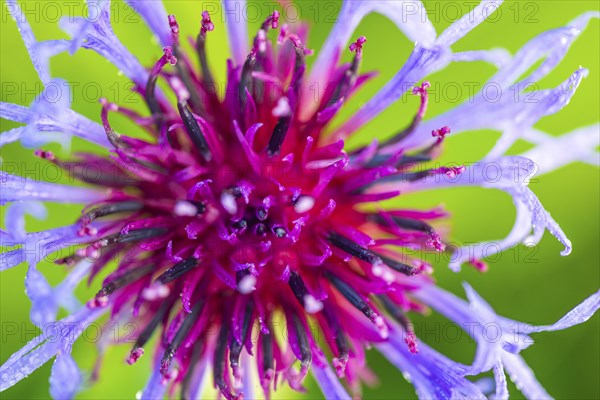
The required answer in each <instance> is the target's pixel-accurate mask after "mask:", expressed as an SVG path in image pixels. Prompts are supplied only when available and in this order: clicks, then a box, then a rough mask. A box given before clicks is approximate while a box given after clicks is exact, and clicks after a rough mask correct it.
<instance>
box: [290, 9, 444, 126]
mask: <svg viewBox="0 0 600 400" xmlns="http://www.w3.org/2000/svg"><path fill="white" fill-rule="evenodd" d="M372 12H376V13H380V14H382V15H383V16H385V17H386V18H389V19H390V20H391V21H392V22H394V23H395V24H396V25H397V26H398V28H399V29H400V30H401V31H402V32H403V33H404V34H405V35H406V36H407V37H408V39H409V40H410V41H411V42H414V43H416V44H417V48H427V49H430V48H431V47H432V44H433V42H434V40H435V37H436V32H435V28H434V27H433V25H432V24H431V22H430V21H429V19H428V17H427V13H426V10H425V7H424V6H423V4H422V3H421V2H420V1H394V2H390V1H375V0H352V1H344V2H343V3H342V9H341V10H340V13H339V15H338V18H337V22H336V23H335V25H334V26H333V28H332V30H331V32H330V33H329V36H328V37H327V39H326V41H325V43H324V44H323V47H322V48H321V50H319V55H318V57H317V59H316V61H315V63H314V65H313V67H312V68H311V72H310V75H309V76H308V78H307V79H306V83H305V85H304V86H305V88H306V92H307V93H308V92H309V91H310V93H313V92H314V90H309V88H314V85H319V86H317V87H320V88H322V87H323V85H326V84H327V83H328V79H329V76H330V74H331V73H332V71H333V69H334V68H335V66H336V64H337V62H338V60H339V57H340V55H341V54H343V52H344V51H345V49H346V45H347V44H348V43H349V42H350V40H351V39H352V34H353V33H354V31H355V30H356V28H357V27H358V24H359V23H360V22H361V21H362V20H363V18H364V17H365V16H366V15H368V14H370V13H372ZM358 35H359V34H358V33H357V36H358ZM433 52H435V50H433ZM414 53H419V52H418V51H417V50H415V52H414ZM414 53H413V54H414ZM419 56H420V57H422V55H419ZM410 62H411V60H410V59H409V62H407V64H408V63H410ZM403 69H404V68H403ZM323 92H324V91H323V90H317V91H316V93H317V94H318V95H322V93H323ZM302 101H303V110H305V111H303V112H304V113H306V114H307V115H310V112H312V111H314V109H315V108H316V107H317V105H318V102H315V99H314V96H313V95H310V96H305V97H304V98H303V99H302Z"/></svg>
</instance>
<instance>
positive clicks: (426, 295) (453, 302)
mask: <svg viewBox="0 0 600 400" xmlns="http://www.w3.org/2000/svg"><path fill="white" fill-rule="evenodd" d="M415 297H416V298H417V299H419V300H420V301H422V302H424V303H425V304H427V305H428V306H429V307H431V308H433V309H434V310H436V311H437V312H439V313H440V314H442V315H444V316H445V317H446V318H448V319H449V320H451V321H452V322H454V323H455V324H457V325H458V326H460V327H461V328H462V329H463V330H464V331H465V332H467V334H469V336H471V337H472V338H473V339H474V340H475V342H476V343H477V351H476V354H475V359H474V361H473V363H472V365H471V366H470V367H469V373H470V374H479V373H481V372H485V371H489V370H490V369H492V368H493V366H494V365H495V364H496V363H498V361H499V358H500V352H501V351H502V347H501V343H499V338H496V335H495V332H490V335H493V336H494V339H497V340H493V341H492V340H487V337H486V336H485V334H487V330H486V329H487V327H495V324H497V318H496V314H495V313H494V312H493V311H492V313H491V314H490V313H486V312H485V311H484V310H485V309H484V308H483V307H481V308H480V309H479V312H477V311H476V310H475V309H474V308H475V307H477V305H475V304H474V305H473V306H471V305H470V304H469V303H468V302H466V301H465V300H463V299H461V298H459V297H457V296H455V295H453V294H452V293H449V292H446V291H445V290H443V289H441V288H439V287H437V286H435V285H429V284H427V285H423V286H421V288H420V290H419V291H417V292H415ZM486 304H487V303H486ZM492 329H493V328H492Z"/></svg>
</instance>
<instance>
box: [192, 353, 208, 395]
mask: <svg viewBox="0 0 600 400" xmlns="http://www.w3.org/2000/svg"><path fill="white" fill-rule="evenodd" d="M207 369H208V360H207V358H206V357H203V358H202V360H200V362H198V363H197V364H196V367H195V368H194V372H193V373H194V378H193V379H192V383H191V385H190V399H201V398H202V395H203V394H204V389H206V386H207V382H208V375H207V374H206V372H207Z"/></svg>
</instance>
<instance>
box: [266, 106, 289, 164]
mask: <svg viewBox="0 0 600 400" xmlns="http://www.w3.org/2000/svg"><path fill="white" fill-rule="evenodd" d="M291 120H292V118H291V117H289V116H288V117H281V118H279V120H277V124H276V125H275V128H274V129H273V133H272V134H271V139H269V144H268V146H267V155H268V156H269V157H272V156H274V155H277V154H279V152H280V151H281V145H283V141H284V140H285V136H286V134H287V131H288V128H289V127H290V122H291Z"/></svg>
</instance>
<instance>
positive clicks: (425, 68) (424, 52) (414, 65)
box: [334, 44, 452, 143]
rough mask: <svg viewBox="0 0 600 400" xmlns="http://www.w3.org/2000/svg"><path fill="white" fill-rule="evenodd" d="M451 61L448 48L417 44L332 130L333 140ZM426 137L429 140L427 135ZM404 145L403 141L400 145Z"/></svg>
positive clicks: (352, 131)
mask: <svg viewBox="0 0 600 400" xmlns="http://www.w3.org/2000/svg"><path fill="white" fill-rule="evenodd" d="M451 59H452V53H451V51H450V49H449V48H445V47H439V46H437V47H432V48H425V47H422V46H420V45H419V44H417V45H416V46H415V49H414V50H413V52H412V53H411V55H410V56H409V57H408V60H407V61H406V62H405V63H404V65H403V66H402V68H401V69H400V71H398V73H396V75H394V77H393V78H392V79H391V80H390V81H389V82H388V83H387V84H386V85H385V86H384V87H383V88H381V90H379V91H378V92H377V93H376V94H375V96H373V97H372V98H371V99H370V100H369V101H368V102H367V103H366V104H364V105H363V106H362V107H361V108H360V109H359V110H358V111H357V112H355V113H354V114H353V115H352V117H350V118H349V119H348V120H346V122H345V123H343V124H342V126H341V127H340V128H338V129H337V130H336V132H335V133H334V135H335V137H337V138H340V139H343V138H346V137H348V136H350V135H351V134H352V133H354V132H356V131H357V130H358V129H359V128H361V127H362V126H363V125H365V124H367V123H368V122H370V121H371V120H372V119H374V118H375V117H376V116H377V115H379V113H381V112H382V111H383V110H385V109H386V108H388V107H389V106H390V105H391V104H392V103H394V102H395V101H396V100H398V99H399V98H400V97H402V96H403V95H404V94H405V93H406V91H407V90H408V89H410V88H412V87H413V85H414V84H415V82H418V81H420V80H422V79H423V78H424V77H425V76H427V75H428V74H430V73H433V72H435V71H438V70H440V69H442V68H444V67H445V66H446V65H448V63H449V62H450V61H451ZM438 128H439V127H438ZM412 136H415V135H411V136H409V139H410V138H411V137H412ZM429 136H430V137H431V134H429ZM404 142H406V141H403V142H402V143H404Z"/></svg>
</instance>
